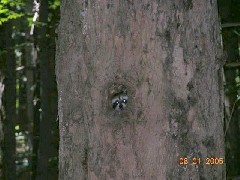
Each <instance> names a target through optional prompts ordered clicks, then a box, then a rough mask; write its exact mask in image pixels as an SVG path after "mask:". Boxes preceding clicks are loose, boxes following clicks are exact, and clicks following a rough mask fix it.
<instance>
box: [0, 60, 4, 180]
mask: <svg viewBox="0 0 240 180" xmlns="http://www.w3.org/2000/svg"><path fill="white" fill-rule="evenodd" d="M0 60H1V58H0ZM1 64H2V63H0V67H1ZM0 69H1V70H0V179H3V162H2V148H3V125H2V122H3V119H4V111H3V104H2V97H3V91H4V84H3V74H2V68H0Z"/></svg>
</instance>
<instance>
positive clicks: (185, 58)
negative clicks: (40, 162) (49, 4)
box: [56, 0, 225, 180]
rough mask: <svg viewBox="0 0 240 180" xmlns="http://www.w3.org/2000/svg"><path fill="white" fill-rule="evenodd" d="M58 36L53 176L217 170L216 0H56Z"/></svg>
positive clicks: (199, 174)
mask: <svg viewBox="0 0 240 180" xmlns="http://www.w3.org/2000/svg"><path fill="white" fill-rule="evenodd" d="M58 37H59V39H58V45H57V58H56V61H57V62H56V75H57V83H58V94H59V100H58V103H59V104H58V106H59V107H58V110H59V113H58V114H59V127H60V150H59V153H60V154H59V155H60V157H59V158H60V160H59V171H60V174H59V178H60V179H66V180H67V179H74V180H75V179H76V180H77V179H78V180H79V179H178V178H179V179H224V178H225V171H224V165H216V164H215V165H207V164H206V158H207V157H215V158H224V145H223V144H224V135H223V97H222V94H223V92H222V79H221V77H220V74H221V73H220V72H221V67H222V62H221V61H220V59H221V54H222V53H221V50H222V49H221V45H220V44H221V43H220V32H219V22H218V16H217V4H216V0H213V1H208V0H200V1H199V0H195V1H191V0H188V1H178V2H174V1H164V2H163V1H141V2H138V3H136V2H135V1H107V0H103V1H80V0H79V1H74V2H72V1H71V2H70V1H67V0H64V1H63V2H62V9H61V20H60V25H59V28H58ZM118 84H119V85H124V86H125V87H126V89H127V92H128V96H129V101H128V104H127V107H126V108H125V109H124V110H123V111H120V112H115V111H114V110H113V108H112V105H111V95H112V89H113V88H112V87H113V86H115V85H118ZM180 158H188V164H186V165H181V164H179V160H180ZM193 158H200V159H201V164H199V165H192V161H193Z"/></svg>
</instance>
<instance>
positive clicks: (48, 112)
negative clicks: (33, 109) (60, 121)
mask: <svg viewBox="0 0 240 180" xmlns="http://www.w3.org/2000/svg"><path fill="white" fill-rule="evenodd" d="M48 18H49V7H48V1H41V7H40V12H39V21H40V22H42V23H44V25H42V26H41V27H40V28H39V29H38V35H39V37H41V38H40V39H39V40H38V45H39V49H40V52H39V63H40V100H41V120H40V124H39V125H40V126H39V151H38V152H39V154H38V158H39V159H38V167H37V171H38V174H37V178H36V179H39V180H42V179H51V180H54V179H57V177H58V174H57V168H55V167H54V158H55V157H56V156H57V154H58V148H57V147H56V145H55V143H54V141H56V136H55V133H54V131H55V130H56V129H57V91H56V88H54V87H55V86H56V85H55V76H54V59H55V54H54V53H55V43H54V40H55V39H54V38H53V37H52V34H51V33H49V27H48Z"/></svg>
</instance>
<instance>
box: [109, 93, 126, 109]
mask: <svg viewBox="0 0 240 180" xmlns="http://www.w3.org/2000/svg"><path fill="white" fill-rule="evenodd" d="M127 101H128V96H127V95H126V94H125V93H118V94H115V95H114V96H113V98H112V107H113V109H115V110H117V111H121V110H123V109H124V108H125V107H126V106H127Z"/></svg>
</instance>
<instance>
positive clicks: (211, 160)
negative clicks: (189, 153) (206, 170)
mask: <svg viewBox="0 0 240 180" xmlns="http://www.w3.org/2000/svg"><path fill="white" fill-rule="evenodd" d="M178 164H180V165H188V164H192V165H200V164H206V165H222V164H224V158H219V157H207V158H204V159H201V158H198V157H193V158H187V157H180V158H179V160H178Z"/></svg>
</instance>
